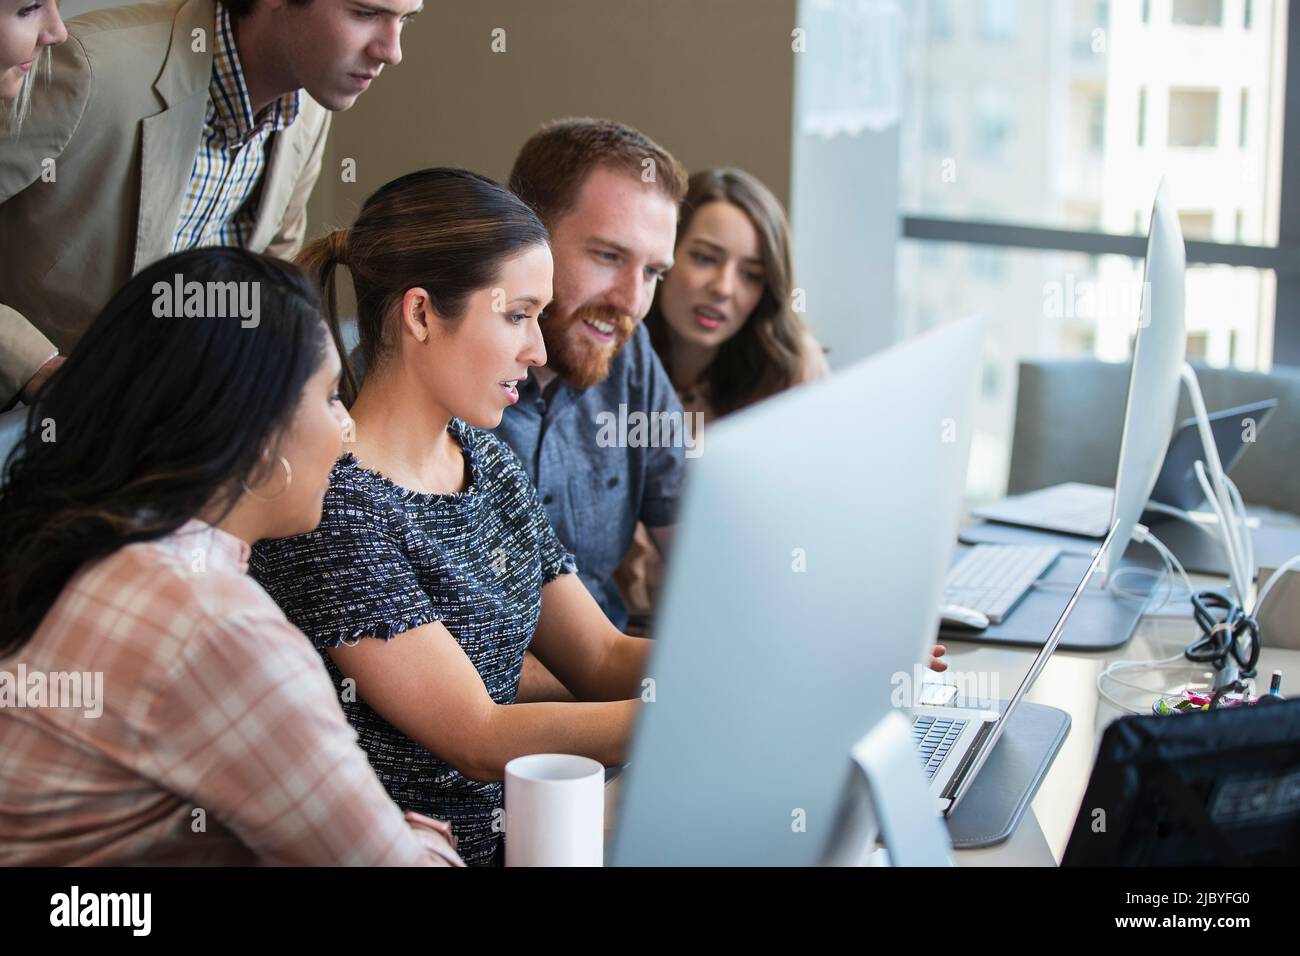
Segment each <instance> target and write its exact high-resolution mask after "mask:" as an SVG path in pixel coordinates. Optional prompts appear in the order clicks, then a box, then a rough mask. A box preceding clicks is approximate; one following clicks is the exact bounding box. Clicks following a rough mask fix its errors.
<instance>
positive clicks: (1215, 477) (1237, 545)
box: [1182, 362, 1254, 609]
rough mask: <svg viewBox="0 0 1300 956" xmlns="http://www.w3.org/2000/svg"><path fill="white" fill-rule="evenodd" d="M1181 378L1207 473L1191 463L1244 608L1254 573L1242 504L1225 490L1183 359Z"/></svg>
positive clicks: (1201, 401)
mask: <svg viewBox="0 0 1300 956" xmlns="http://www.w3.org/2000/svg"><path fill="white" fill-rule="evenodd" d="M1182 380H1183V384H1184V385H1185V386H1186V387H1187V395H1188V398H1190V399H1191V402H1192V410H1193V412H1194V413H1195V416H1196V428H1197V431H1198V432H1199V434H1200V436H1201V448H1202V451H1203V452H1204V453H1205V463H1208V466H1209V467H1208V475H1207V473H1206V472H1207V468H1206V465H1205V463H1202V462H1200V461H1197V462H1196V463H1195V465H1194V470H1195V472H1196V478H1197V481H1198V482H1199V484H1200V486H1201V490H1202V491H1203V492H1204V493H1205V498H1206V500H1207V501H1208V502H1209V504H1210V507H1211V508H1213V509H1214V513H1215V517H1217V518H1218V519H1219V531H1220V535H1221V539H1222V542H1223V547H1224V551H1225V552H1226V553H1227V557H1228V568H1229V571H1230V572H1231V574H1230V578H1231V584H1232V590H1233V591H1234V593H1235V596H1236V603H1237V605H1238V606H1239V607H1241V608H1243V609H1244V608H1245V607H1246V594H1247V592H1248V590H1249V587H1250V578H1251V577H1252V576H1253V574H1254V566H1253V564H1252V565H1249V566H1248V565H1247V559H1248V558H1250V557H1252V554H1251V552H1252V551H1253V547H1247V545H1246V544H1245V542H1244V541H1243V535H1244V536H1246V537H1248V536H1249V532H1248V531H1246V530H1245V527H1244V526H1245V521H1244V516H1245V506H1244V505H1242V504H1241V496H1240V494H1238V495H1236V496H1235V497H1234V496H1233V493H1232V492H1231V491H1230V490H1229V487H1228V486H1229V482H1228V480H1227V475H1225V474H1224V471H1223V463H1222V462H1221V461H1220V460H1219V448H1218V445H1217V444H1216V443H1215V441H1214V432H1213V430H1212V429H1211V428H1210V416H1209V413H1208V412H1207V411H1206V410H1205V397H1204V396H1203V395H1202V394H1201V383H1200V381H1199V380H1198V379H1197V377H1196V370H1195V369H1193V368H1192V367H1191V365H1189V364H1187V363H1186V362H1184V363H1183V369H1182ZM1229 517H1231V518H1232V519H1233V520H1232V521H1231V522H1230V521H1229V520H1228V519H1229Z"/></svg>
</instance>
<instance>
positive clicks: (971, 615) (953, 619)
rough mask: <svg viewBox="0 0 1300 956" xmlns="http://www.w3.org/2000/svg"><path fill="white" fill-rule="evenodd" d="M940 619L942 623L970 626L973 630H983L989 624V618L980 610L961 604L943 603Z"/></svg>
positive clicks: (954, 625) (940, 608) (940, 607)
mask: <svg viewBox="0 0 1300 956" xmlns="http://www.w3.org/2000/svg"><path fill="white" fill-rule="evenodd" d="M939 620H940V623H942V624H947V625H951V626H953V627H968V628H970V629H971V630H972V631H982V630H984V629H985V628H986V627H988V626H989V619H988V618H987V617H986V616H985V615H983V614H981V613H980V612H979V611H976V610H974V609H973V608H969V607H962V606H961V605H959V604H941V605H940V606H939Z"/></svg>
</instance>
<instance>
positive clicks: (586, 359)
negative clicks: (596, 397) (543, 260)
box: [540, 305, 637, 389]
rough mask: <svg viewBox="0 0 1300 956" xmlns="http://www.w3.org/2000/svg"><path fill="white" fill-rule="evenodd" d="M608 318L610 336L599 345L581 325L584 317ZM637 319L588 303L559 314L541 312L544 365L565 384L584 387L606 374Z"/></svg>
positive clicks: (599, 319) (603, 377)
mask: <svg viewBox="0 0 1300 956" xmlns="http://www.w3.org/2000/svg"><path fill="white" fill-rule="evenodd" d="M588 319H593V320H595V321H598V322H600V321H603V322H612V323H613V324H614V340H613V341H612V342H610V343H609V344H608V345H601V344H600V343H599V342H597V341H596V340H595V339H593V338H592V337H591V336H590V335H588V334H587V332H586V330H585V329H584V328H582V323H583V322H584V321H585V320H588ZM636 323H637V320H636V319H634V318H632V316H630V315H624V314H622V313H620V312H619V311H618V310H617V309H615V308H613V307H612V306H608V305H591V306H584V307H583V308H580V309H577V310H576V311H574V312H573V313H572V314H570V315H568V316H566V317H564V318H560V317H559V316H555V315H548V316H545V317H544V318H543V319H542V321H541V323H540V324H541V329H542V339H543V341H545V343H546V365H547V367H548V368H550V369H552V370H554V371H555V372H556V374H558V375H559V376H560V378H561V380H563V381H564V382H565V383H566V384H568V385H571V386H573V387H574V388H577V389H587V388H591V386H593V385H595V384H596V383H597V382H603V381H604V380H605V378H606V377H608V375H609V367H610V365H611V364H612V363H613V361H614V356H616V355H618V353H619V350H620V349H621V348H622V347H623V346H624V345H626V344H627V340H628V339H629V338H631V336H632V333H633V332H634V331H635V330H636Z"/></svg>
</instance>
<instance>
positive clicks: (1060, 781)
mask: <svg viewBox="0 0 1300 956" xmlns="http://www.w3.org/2000/svg"><path fill="white" fill-rule="evenodd" d="M1192 583H1193V585H1194V586H1198V587H1199V586H1202V585H1210V584H1213V583H1215V582H1214V581H1213V580H1212V579H1199V580H1198V579H1197V578H1193V580H1192ZM1185 607H1188V605H1187V603H1186V602H1179V603H1178V605H1177V606H1175V605H1173V604H1171V605H1170V606H1169V607H1168V608H1166V609H1165V610H1164V611H1162V612H1159V613H1156V614H1148V615H1146V616H1145V617H1144V618H1143V619H1142V621H1141V622H1140V623H1139V624H1138V628H1137V631H1136V633H1135V634H1134V635H1133V639H1132V640H1131V641H1129V643H1128V644H1126V645H1125V646H1124V647H1122V648H1120V649H1119V650H1117V651H1109V652H1102V653H1092V654H1089V653H1082V652H1075V651H1059V650H1058V651H1057V652H1056V653H1055V654H1053V655H1052V658H1051V660H1049V661H1048V662H1047V667H1046V668H1044V670H1043V673H1042V674H1041V675H1040V676H1039V678H1038V681H1037V682H1036V683H1035V684H1034V686H1033V687H1032V688H1031V689H1030V691H1029V694H1028V696H1027V699H1028V700H1032V701H1037V702H1038V703H1041V704H1048V705H1051V706H1053V707H1059V708H1060V709H1061V710H1064V711H1067V712H1069V714H1070V720H1071V724H1070V733H1069V736H1068V737H1066V739H1065V743H1064V744H1063V745H1062V747H1061V751H1060V753H1058V754H1057V755H1056V760H1055V761H1054V762H1053V764H1052V767H1051V769H1050V770H1049V771H1048V773H1047V776H1046V777H1045V778H1044V780H1043V783H1042V786H1041V787H1040V788H1039V791H1038V794H1037V795H1036V796H1035V797H1034V802H1033V804H1032V808H1031V812H1030V813H1027V814H1026V815H1025V818H1024V820H1022V821H1021V823H1020V827H1019V828H1018V831H1017V834H1016V836H1015V837H1013V838H1012V839H1011V840H1009V841H1008V842H1007V843H1005V844H1002V845H1001V846H996V847H989V848H987V849H983V850H960V851H958V852H957V853H956V862H957V864H958V865H959V866H971V865H974V866H1034V865H1038V866H1052V865H1055V864H1056V863H1059V862H1060V859H1061V857H1062V855H1063V854H1064V853H1065V845H1066V843H1067V842H1069V839H1070V831H1071V829H1073V827H1074V818H1075V816H1076V814H1077V812H1078V809H1079V804H1080V802H1081V801H1082V800H1083V794H1084V791H1085V790H1086V789H1087V787H1088V777H1089V775H1090V774H1091V773H1092V765H1093V761H1094V759H1095V758H1096V755H1097V748H1098V747H1099V746H1100V745H1101V737H1102V734H1103V733H1104V732H1105V730H1106V727H1107V725H1108V724H1109V723H1110V722H1111V721H1113V720H1115V719H1116V718H1117V717H1122V716H1123V715H1124V712H1123V711H1121V710H1120V709H1119V708H1117V707H1115V706H1114V705H1113V704H1111V703H1110V702H1109V701H1107V700H1105V699H1104V698H1103V697H1102V696H1101V695H1100V694H1098V693H1097V690H1096V681H1097V675H1098V674H1099V673H1101V672H1102V671H1103V670H1104V669H1105V668H1106V666H1107V665H1109V664H1110V663H1111V662H1112V661H1117V660H1133V661H1136V660H1158V659H1160V658H1166V657H1172V656H1174V655H1175V654H1179V653H1181V652H1182V650H1183V649H1184V648H1185V647H1186V646H1187V645H1188V644H1189V643H1191V641H1192V639H1193V638H1194V637H1195V636H1196V633H1197V631H1196V625H1195V624H1194V623H1193V621H1192V618H1191V614H1190V610H1189V611H1187V612H1184V611H1183V608H1185ZM1265 641H1266V643H1265V646H1264V647H1263V649H1262V650H1261V652H1260V659H1259V669H1258V672H1259V674H1260V675H1261V677H1260V678H1257V679H1256V683H1257V684H1262V685H1263V686H1264V687H1267V684H1268V675H1269V674H1271V673H1272V672H1273V671H1274V670H1280V671H1282V674H1283V681H1282V692H1283V694H1287V689H1288V687H1290V689H1291V694H1287V696H1291V695H1292V694H1294V693H1295V692H1296V690H1297V689H1298V688H1300V651H1297V650H1283V649H1280V648H1274V647H1269V646H1267V637H1266V638H1265ZM947 647H948V656H947V660H948V661H949V669H950V670H952V671H963V672H976V673H996V674H997V675H998V681H999V693H1000V695H1001V696H1003V697H1007V696H1009V695H1010V694H1011V693H1013V692H1014V691H1015V688H1016V686H1017V683H1018V682H1019V680H1020V679H1021V677H1022V676H1023V675H1024V673H1025V671H1026V670H1027V669H1028V668H1029V664H1030V661H1032V660H1033V657H1034V654H1035V652H1034V650H1033V649H1032V648H1018V647H995V646H984V645H980V644H978V643H973V642H967V641H948V642H947ZM1210 676H1211V674H1210V672H1209V671H1208V670H1206V669H1205V668H1203V667H1199V666H1197V665H1194V664H1192V663H1190V662H1188V663H1186V664H1185V665H1184V666H1180V667H1178V668H1176V669H1175V668H1168V669H1162V670H1158V671H1157V670H1149V671H1139V672H1135V673H1129V674H1125V675H1124V676H1123V679H1124V680H1125V681H1127V682H1131V683H1134V684H1140V685H1143V686H1145V687H1148V688H1150V689H1151V690H1150V691H1149V692H1147V693H1143V692H1142V691H1138V690H1134V689H1130V688H1127V687H1124V686H1121V685H1117V684H1116V683H1115V682H1114V681H1107V684H1106V689H1107V691H1108V692H1109V693H1110V694H1111V696H1112V697H1115V698H1116V699H1117V700H1121V701H1125V702H1126V703H1129V704H1130V705H1131V706H1133V707H1135V708H1142V709H1144V710H1145V712H1148V713H1149V708H1150V706H1151V701H1152V699H1153V697H1154V695H1155V694H1156V693H1160V692H1164V691H1165V690H1169V691H1173V690H1177V689H1178V688H1179V687H1180V686H1181V684H1182V682H1186V681H1192V682H1196V681H1208V680H1209V678H1210ZM1171 719H1177V718H1171ZM1021 831H1033V832H1021ZM1035 834H1036V835H1037V838H1036V836H1035Z"/></svg>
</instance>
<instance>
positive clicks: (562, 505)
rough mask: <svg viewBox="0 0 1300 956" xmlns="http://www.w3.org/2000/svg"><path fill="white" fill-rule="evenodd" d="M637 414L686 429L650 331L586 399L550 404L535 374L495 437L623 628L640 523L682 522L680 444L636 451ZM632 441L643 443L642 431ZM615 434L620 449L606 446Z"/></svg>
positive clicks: (566, 395)
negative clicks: (621, 571)
mask: <svg viewBox="0 0 1300 956" xmlns="http://www.w3.org/2000/svg"><path fill="white" fill-rule="evenodd" d="M620 406H624V408H623V409H622V414H621V413H620V412H621V410H620ZM602 412H608V413H610V414H612V416H613V418H612V419H611V418H609V417H608V416H605V417H602V416H601V413H602ZM636 412H640V413H642V415H645V416H649V415H650V414H651V413H654V412H659V413H664V412H667V413H670V414H674V415H675V417H677V418H678V419H679V421H678V425H679V427H680V428H682V429H684V428H685V425H686V420H685V413H684V412H683V411H682V405H681V402H679V401H678V399H677V392H676V391H675V390H674V389H673V385H672V382H671V381H670V380H669V378H668V373H667V372H665V371H664V367H663V365H662V364H661V363H660V362H659V357H658V356H657V355H656V354H655V351H654V349H653V348H652V347H651V345H650V336H649V334H648V333H647V332H646V330H645V326H644V325H638V326H637V329H636V331H635V332H634V333H633V334H632V336H631V338H629V339H628V341H627V344H626V345H625V346H624V347H623V348H622V349H621V350H620V351H619V353H618V355H617V356H615V358H614V361H613V363H612V364H611V365H610V371H609V376H608V377H607V378H606V379H605V380H604V381H602V382H599V383H597V384H596V385H593V386H592V387H591V388H588V389H586V390H578V389H575V388H572V387H571V386H569V385H567V384H565V383H564V382H563V381H560V380H556V381H554V382H552V383H551V385H550V386H549V387H548V389H547V392H546V396H545V397H543V394H542V391H541V390H540V389H539V388H538V387H537V380H536V379H535V378H534V377H533V376H531V375H530V376H529V377H528V379H527V380H526V381H524V382H521V383H520V384H519V401H518V402H517V403H516V404H515V405H512V406H511V407H509V408H507V409H506V411H505V415H504V416H503V417H502V419H501V424H500V425H498V426H497V428H496V434H497V436H498V437H500V438H501V439H502V440H503V441H505V443H506V444H507V445H509V446H510V447H511V448H512V449H514V452H515V454H516V455H518V456H519V458H520V460H521V461H522V462H523V465H524V471H525V472H527V474H528V477H529V478H531V479H532V482H533V484H534V485H536V486H537V493H538V495H539V496H540V498H541V500H542V506H543V508H545V510H546V515H547V517H549V518H550V519H551V524H552V526H553V527H554V528H555V531H556V533H557V534H558V535H559V537H560V540H561V541H562V542H563V543H564V546H565V547H566V548H568V549H569V551H570V552H571V553H572V554H573V555H574V556H575V558H576V559H577V563H578V576H579V577H580V578H581V579H582V582H583V583H584V584H585V585H586V586H587V590H589V591H590V592H591V593H592V595H593V596H594V597H595V598H596V601H597V602H598V603H599V604H600V606H601V607H602V608H603V609H604V611H605V613H606V615H608V617H609V619H610V620H611V621H612V622H613V623H614V624H615V625H616V626H618V627H619V628H622V627H625V626H626V625H627V609H626V608H625V607H624V606H623V600H622V598H621V596H620V595H619V591H618V585H617V584H616V583H615V582H614V570H615V569H616V568H617V567H618V566H619V564H620V562H622V560H623V556H624V555H626V554H627V550H628V548H629V546H630V545H631V543H632V535H633V534H634V533H635V531H636V523H637V521H638V520H639V521H643V522H645V524H646V527H648V528H659V527H663V526H665V525H670V524H672V523H673V522H674V521H675V520H676V508H677V498H678V496H679V495H680V493H681V485H682V471H683V467H684V465H685V449H684V448H683V447H682V442H680V441H677V442H674V443H673V445H675V447H650V445H651V443H652V442H654V441H656V438H651V439H650V440H649V441H640V440H637V441H635V442H634V444H635V445H636V447H629V446H630V445H632V444H633V442H628V441H626V440H625V436H624V435H623V434H622V433H621V432H620V431H619V430H618V422H626V421H628V416H632V415H633V414H634V413H636ZM635 420H636V419H635V418H633V419H632V421H634V422H635ZM602 426H604V431H603V433H602ZM627 432H628V434H629V435H631V436H632V437H633V438H634V439H636V437H637V433H636V431H635V430H634V429H632V428H628V429H627ZM677 433H679V432H677V431H676V430H674V434H677ZM611 434H614V435H615V436H616V437H617V439H618V441H617V442H615V443H614V444H612V445H609V446H608V447H605V446H606V445H608V439H609V437H610V435H611ZM641 434H642V435H646V434H648V435H652V436H653V435H656V430H655V429H653V428H649V427H647V428H645V429H643V431H642V433H641Z"/></svg>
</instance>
